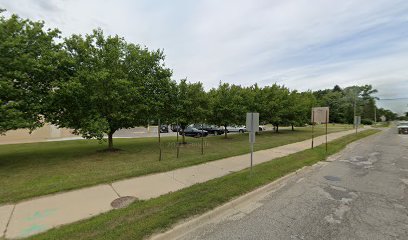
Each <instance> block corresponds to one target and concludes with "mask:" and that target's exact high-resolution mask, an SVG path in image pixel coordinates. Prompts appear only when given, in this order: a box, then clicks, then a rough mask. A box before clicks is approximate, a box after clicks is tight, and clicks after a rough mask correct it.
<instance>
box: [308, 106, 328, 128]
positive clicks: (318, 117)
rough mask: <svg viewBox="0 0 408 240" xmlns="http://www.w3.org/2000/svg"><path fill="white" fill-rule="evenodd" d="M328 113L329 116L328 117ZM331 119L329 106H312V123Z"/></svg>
mask: <svg viewBox="0 0 408 240" xmlns="http://www.w3.org/2000/svg"><path fill="white" fill-rule="evenodd" d="M326 113H327V118H326ZM328 119H329V107H314V108H312V123H317V124H321V123H326V122H327V121H328Z"/></svg>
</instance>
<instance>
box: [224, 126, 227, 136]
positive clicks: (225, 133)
mask: <svg viewBox="0 0 408 240" xmlns="http://www.w3.org/2000/svg"><path fill="white" fill-rule="evenodd" d="M227 132H228V131H227V125H224V138H228V136H227Z"/></svg>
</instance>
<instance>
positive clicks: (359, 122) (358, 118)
mask: <svg viewBox="0 0 408 240" xmlns="http://www.w3.org/2000/svg"><path fill="white" fill-rule="evenodd" d="M360 124H361V117H360V116H354V128H355V129H356V134H357V131H358V126H359V125H360Z"/></svg>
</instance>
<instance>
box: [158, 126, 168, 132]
mask: <svg viewBox="0 0 408 240" xmlns="http://www.w3.org/2000/svg"><path fill="white" fill-rule="evenodd" d="M160 132H161V133H168V132H169V126H167V125H161V126H160Z"/></svg>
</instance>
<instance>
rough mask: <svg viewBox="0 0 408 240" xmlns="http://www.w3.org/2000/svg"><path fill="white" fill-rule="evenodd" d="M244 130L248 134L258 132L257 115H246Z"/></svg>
mask: <svg viewBox="0 0 408 240" xmlns="http://www.w3.org/2000/svg"><path fill="white" fill-rule="evenodd" d="M246 129H247V131H248V132H259V113H247V115H246Z"/></svg>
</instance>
